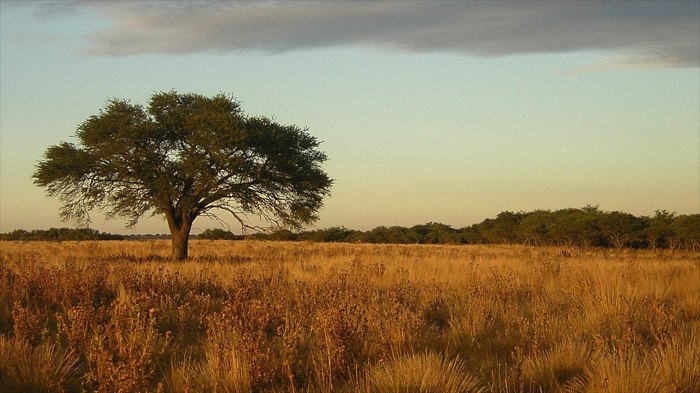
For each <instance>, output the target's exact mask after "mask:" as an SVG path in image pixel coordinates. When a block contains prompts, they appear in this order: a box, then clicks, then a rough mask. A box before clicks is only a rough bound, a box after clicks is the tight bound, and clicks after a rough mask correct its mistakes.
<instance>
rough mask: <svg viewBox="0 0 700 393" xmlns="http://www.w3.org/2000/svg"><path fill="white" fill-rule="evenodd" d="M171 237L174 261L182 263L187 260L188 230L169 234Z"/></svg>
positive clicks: (184, 229)
mask: <svg viewBox="0 0 700 393" xmlns="http://www.w3.org/2000/svg"><path fill="white" fill-rule="evenodd" d="M171 235H172V256H171V258H172V259H174V260H176V261H184V260H185V259H187V247H188V242H189V240H190V228H189V227H187V228H184V227H183V228H181V229H180V230H179V231H176V232H173V233H171Z"/></svg>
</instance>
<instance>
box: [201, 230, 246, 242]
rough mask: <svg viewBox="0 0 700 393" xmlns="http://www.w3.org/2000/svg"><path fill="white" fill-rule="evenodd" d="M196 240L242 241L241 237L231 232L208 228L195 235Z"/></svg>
mask: <svg viewBox="0 0 700 393" xmlns="http://www.w3.org/2000/svg"><path fill="white" fill-rule="evenodd" d="M197 238H198V239H207V240H240V239H243V236H241V235H236V234H235V233H233V232H231V231H227V230H225V229H221V228H213V229H212V228H209V229H206V230H204V232H202V233H200V234H199V235H197Z"/></svg>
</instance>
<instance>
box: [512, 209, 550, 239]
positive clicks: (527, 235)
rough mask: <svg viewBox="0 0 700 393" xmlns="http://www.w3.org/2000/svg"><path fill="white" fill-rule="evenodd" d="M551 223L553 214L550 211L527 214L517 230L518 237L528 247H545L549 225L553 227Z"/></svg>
mask: <svg viewBox="0 0 700 393" xmlns="http://www.w3.org/2000/svg"><path fill="white" fill-rule="evenodd" d="M551 221H552V213H551V212H550V211H548V210H536V211H534V212H530V213H527V214H526V215H525V217H523V219H522V220H520V222H519V223H518V227H517V228H516V230H517V234H518V237H519V238H520V240H521V241H522V242H523V243H524V244H526V245H527V244H531V245H533V246H539V245H543V244H545V243H546V242H547V240H548V238H547V234H548V225H551Z"/></svg>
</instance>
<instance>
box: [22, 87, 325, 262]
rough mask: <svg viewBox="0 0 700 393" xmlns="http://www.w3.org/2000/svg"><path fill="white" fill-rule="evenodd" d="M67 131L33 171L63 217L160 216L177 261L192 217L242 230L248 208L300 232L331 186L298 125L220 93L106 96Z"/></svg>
mask: <svg viewBox="0 0 700 393" xmlns="http://www.w3.org/2000/svg"><path fill="white" fill-rule="evenodd" d="M76 137H77V139H78V141H79V143H78V144H72V143H67V142H61V143H60V144H58V145H55V146H51V147H49V148H48V150H47V151H46V153H45V155H44V159H43V160H42V161H40V162H39V163H38V164H37V169H36V172H35V173H34V175H33V178H34V182H35V184H37V185H38V186H40V187H44V188H46V191H47V194H48V195H49V196H53V197H58V198H60V200H61V202H62V203H63V205H62V209H61V216H62V218H63V219H66V220H68V219H75V220H77V221H79V222H89V219H90V216H89V213H90V211H92V210H94V209H96V208H100V209H103V210H105V211H106V213H107V217H108V218H113V217H122V218H126V219H128V220H129V225H130V226H133V225H135V224H136V223H137V222H138V220H139V219H140V218H141V217H143V216H144V215H145V214H147V213H151V214H153V215H163V216H165V217H166V219H167V221H168V225H169V228H170V232H171V234H172V235H173V257H176V258H178V259H180V258H182V257H186V255H187V238H188V237H189V231H190V229H191V227H192V222H193V221H194V220H195V219H196V218H197V217H198V216H202V215H204V216H213V215H216V214H217V213H220V212H222V211H224V212H228V213H230V214H232V215H233V217H234V218H235V219H236V220H238V221H239V222H240V223H241V225H243V226H247V225H248V224H247V220H246V214H253V215H255V216H259V217H262V218H263V219H266V220H267V221H269V222H271V223H272V224H274V225H278V226H283V227H292V228H301V227H302V226H303V225H305V224H309V223H311V222H314V221H315V220H316V219H317V218H318V217H317V212H318V210H319V209H320V208H321V206H322V203H323V197H324V196H326V195H328V194H329V193H330V187H331V185H332V180H331V179H330V178H329V177H328V175H327V174H326V173H325V172H324V171H323V169H322V168H321V164H323V162H325V161H326V159H327V157H326V155H325V153H323V152H322V151H320V150H319V149H318V147H319V144H320V142H319V141H318V140H317V139H316V138H315V137H313V136H311V135H309V134H308V132H307V130H305V129H301V128H299V127H297V126H286V125H281V124H278V123H276V122H274V121H272V120H270V119H268V118H264V117H249V116H246V115H245V114H244V113H243V112H242V110H241V109H240V105H239V103H238V102H237V101H235V100H234V99H233V98H232V97H229V96H226V95H223V94H219V95H216V96H214V97H211V98H209V97H204V96H202V95H198V94H178V93H176V92H174V91H170V92H162V93H155V94H154V95H153V96H152V97H151V101H150V104H149V106H148V107H143V106H141V105H138V104H132V103H130V102H129V101H126V100H111V101H109V102H108V103H107V106H106V107H105V108H104V109H103V110H101V111H100V112H99V113H98V114H97V115H94V116H91V117H90V118H88V119H87V120H86V121H85V122H84V123H82V124H81V125H80V126H79V127H78V130H77V132H76Z"/></svg>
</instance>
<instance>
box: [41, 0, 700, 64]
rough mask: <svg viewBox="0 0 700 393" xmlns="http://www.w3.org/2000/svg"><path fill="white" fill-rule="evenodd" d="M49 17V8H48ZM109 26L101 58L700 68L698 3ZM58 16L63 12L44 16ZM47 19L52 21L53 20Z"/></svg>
mask: <svg viewBox="0 0 700 393" xmlns="http://www.w3.org/2000/svg"><path fill="white" fill-rule="evenodd" d="M48 7H50V8H48ZM65 7H69V8H70V9H72V10H75V8H76V7H87V8H90V9H91V10H92V11H95V12H99V13H100V14H101V15H102V16H104V17H106V18H108V19H109V20H110V21H111V26H110V27H109V28H107V29H105V30H102V31H98V32H96V33H94V34H92V35H90V36H89V37H87V38H88V39H89V46H88V48H87V51H88V52H89V53H91V54H95V55H105V56H125V55H135V54H142V53H176V54H182V53H196V52H233V51H260V52H265V53H277V52H285V51H293V50H298V49H308V48H319V47H329V46H349V45H352V46H375V47H387V48H393V49H399V50H406V51H415V52H445V51H449V52H458V53H465V54H469V55H474V56H483V57H495V56H507V55H514V54H529V53H565V52H575V51H603V52H609V53H611V54H612V55H614V56H618V57H619V56H625V58H623V59H622V60H616V61H618V62H620V64H623V63H629V64H638V65H640V66H643V65H645V64H646V65H652V66H664V67H667V66H686V67H687V66H691V67H695V66H698V65H699V63H700V38H699V37H700V17H699V15H700V2H698V1H694V0H689V1H609V2H608V1H537V2H529V1H527V2H526V1H517V2H505V1H503V2H502V1H487V2H478V1H464V2H461V1H459V2H457V1H454V2H452V1H449V2H448V1H444V2H433V1H431V2H422V1H415V2H403V1H378V2H365V1H352V2H350V1H348V2H343V1H333V2H331V1H329V2H320V1H311V2H298V1H294V2H291V1H290V2H273V1H267V2H220V1H197V2H109V1H103V2H81V1H71V2H68V3H67V5H66V6H65ZM39 8H40V10H41V9H43V13H44V14H47V13H48V11H50V12H51V13H54V14H60V13H59V8H60V5H59V4H57V3H55V2H54V3H50V6H40V7H39ZM47 10H48V11H47Z"/></svg>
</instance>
